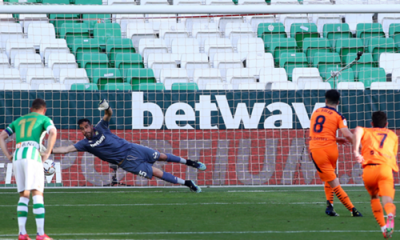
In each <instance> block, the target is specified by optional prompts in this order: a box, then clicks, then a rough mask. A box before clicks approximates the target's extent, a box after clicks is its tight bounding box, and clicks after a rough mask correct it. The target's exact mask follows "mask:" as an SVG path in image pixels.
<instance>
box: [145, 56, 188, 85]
mask: <svg viewBox="0 0 400 240" xmlns="http://www.w3.org/2000/svg"><path fill="white" fill-rule="evenodd" d="M176 59H179V55H178V54H171V53H166V54H150V55H149V60H148V67H149V68H151V69H153V71H154V76H155V78H156V79H159V78H160V71H161V70H162V69H171V68H177V67H178V66H177V63H176ZM185 72H186V71H185Z"/></svg>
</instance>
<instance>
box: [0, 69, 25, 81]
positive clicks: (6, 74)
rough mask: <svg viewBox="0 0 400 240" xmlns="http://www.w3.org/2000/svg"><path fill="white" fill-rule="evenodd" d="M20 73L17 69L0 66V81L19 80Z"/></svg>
mask: <svg viewBox="0 0 400 240" xmlns="http://www.w3.org/2000/svg"><path fill="white" fill-rule="evenodd" d="M20 81H21V75H20V73H19V71H18V69H15V68H2V69H1V71H0V83H7V82H17V83H18V82H20Z"/></svg>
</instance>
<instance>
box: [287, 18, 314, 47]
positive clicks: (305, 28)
mask: <svg viewBox="0 0 400 240" xmlns="http://www.w3.org/2000/svg"><path fill="white" fill-rule="evenodd" d="M290 37H291V38H294V39H295V40H296V42H297V46H298V47H299V48H302V47H303V40H304V39H306V38H318V37H319V33H318V28H317V25H315V23H293V24H292V26H291V28H290Z"/></svg>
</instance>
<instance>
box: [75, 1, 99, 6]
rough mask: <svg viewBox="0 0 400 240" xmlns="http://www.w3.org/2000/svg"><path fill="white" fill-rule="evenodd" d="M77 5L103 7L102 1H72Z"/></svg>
mask: <svg viewBox="0 0 400 240" xmlns="http://www.w3.org/2000/svg"><path fill="white" fill-rule="evenodd" d="M72 1H73V3H74V4H77V5H102V4H103V1H102V0H72Z"/></svg>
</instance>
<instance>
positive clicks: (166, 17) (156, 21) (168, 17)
mask: <svg viewBox="0 0 400 240" xmlns="http://www.w3.org/2000/svg"><path fill="white" fill-rule="evenodd" d="M145 19H146V20H145V21H148V22H149V23H150V25H151V26H152V28H153V30H154V31H156V32H158V31H159V30H160V25H161V23H171V24H174V23H176V14H145Z"/></svg>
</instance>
